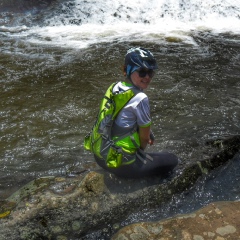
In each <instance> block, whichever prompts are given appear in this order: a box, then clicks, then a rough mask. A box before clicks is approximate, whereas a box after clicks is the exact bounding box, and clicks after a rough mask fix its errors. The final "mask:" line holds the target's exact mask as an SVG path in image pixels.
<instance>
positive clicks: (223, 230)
mask: <svg viewBox="0 0 240 240" xmlns="http://www.w3.org/2000/svg"><path fill="white" fill-rule="evenodd" d="M137 239H138V240H139V239H158V240H172V239H181V240H190V239H191V240H206V239H218V240H224V239H233V240H237V239H240V202H216V203H212V204H210V205H208V206H206V207H204V208H202V209H200V210H198V211H196V212H194V213H191V214H186V215H180V216H177V217H175V218H171V219H167V220H164V221H160V222H149V223H148V222H143V223H136V224H131V225H129V226H127V227H124V228H122V229H121V230H119V231H118V232H117V233H116V234H115V235H114V236H113V237H112V238H111V240H137Z"/></svg>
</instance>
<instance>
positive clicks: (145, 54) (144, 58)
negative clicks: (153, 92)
mask: <svg viewBox="0 0 240 240" xmlns="http://www.w3.org/2000/svg"><path fill="white" fill-rule="evenodd" d="M155 69H157V64H156V60H155V58H154V56H153V54H152V53H151V52H150V51H148V50H146V49H143V48H131V49H129V50H128V52H127V54H126V57H125V64H124V75H125V76H126V79H125V80H124V81H123V82H119V83H117V84H115V85H114V87H113V89H112V94H113V95H114V96H116V99H117V97H118V94H119V96H121V93H124V92H126V91H129V90H131V91H133V92H134V96H133V97H131V98H129V100H128V101H127V103H126V105H124V107H123V108H122V109H121V111H120V112H119V113H118V115H117V117H116V119H115V120H114V123H113V125H112V129H111V133H112V134H111V140H112V141H113V142H114V144H115V145H116V146H117V148H119V149H120V150H121V152H122V153H123V154H122V155H123V160H122V164H121V165H120V166H117V165H116V166H117V167H109V164H107V161H106V159H104V158H103V157H99V156H97V155H96V154H95V155H94V156H95V160H96V162H97V163H98V164H99V165H100V166H101V167H102V168H104V169H106V170H107V171H109V172H111V173H114V174H116V175H117V176H120V177H130V178H133V177H134V178H135V177H144V176H151V175H158V174H159V175H161V174H166V173H168V172H170V171H172V170H173V169H174V168H175V167H176V166H177V164H178V158H177V156H175V155H174V154H172V153H169V152H158V153H145V152H144V149H145V148H146V146H147V144H150V145H152V144H153V142H154V138H153V137H152V136H153V134H151V130H150V126H151V117H150V107H149V100H148V97H147V95H146V94H145V93H144V92H143V90H144V89H146V88H147V87H148V85H149V83H150V82H151V79H152V78H153V76H154V73H155V72H154V71H155Z"/></svg>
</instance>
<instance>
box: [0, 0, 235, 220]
mask: <svg viewBox="0 0 240 240" xmlns="http://www.w3.org/2000/svg"><path fill="white" fill-rule="evenodd" d="M9 3H10V2H9ZM42 3H44V4H46V1H43V2H42ZM49 3H50V2H49ZM44 6H45V5H44ZM41 7H43V5H41ZM25 10H26V9H25ZM48 14H50V12H46V15H48ZM5 16H8V15H6V14H5ZM32 16H36V15H32ZM12 17H13V15H12ZM24 17H26V16H24ZM17 19H18V18H14V17H13V21H8V22H7V23H8V24H10V23H11V22H12V23H14V25H13V26H14V28H11V29H10V28H7V29H6V28H0V49H1V51H0V85H1V88H0V198H2V199H4V198H6V197H8V196H9V195H10V194H11V193H12V192H13V191H15V190H16V189H18V188H19V187H20V186H22V185H23V184H25V183H27V182H28V181H29V180H31V179H33V178H35V177H40V176H46V175H65V174H66V173H67V172H68V170H69V168H72V167H77V168H78V169H86V168H87V169H91V170H94V169H97V168H98V167H97V166H96V165H95V164H94V160H93V158H92V156H91V154H89V153H87V152H86V151H84V149H83V139H84V136H85V135H86V134H87V133H88V131H89V130H90V128H91V126H92V124H93V122H94V119H95V115H96V111H97V109H98V104H99V101H100V100H101V97H102V95H103V94H104V92H105V90H106V89H107V87H108V86H109V85H110V83H112V82H114V81H118V80H122V79H123V76H122V72H121V66H122V64H123V58H124V54H125V52H126V50H127V49H128V48H129V47H132V46H138V45H141V46H144V47H146V48H149V49H150V50H152V52H153V53H154V54H155V56H156V58H157V62H158V65H159V71H158V72H157V74H156V76H155V78H154V80H153V81H152V83H151V86H150V88H149V89H148V90H147V91H146V93H147V94H148V96H149V98H150V104H151V112H152V118H153V126H152V128H153V131H154V133H155V136H156V142H155V145H154V146H153V147H151V148H149V150H150V151H155V150H157V151H160V150H162V149H167V150H169V151H172V152H174V153H175V154H177V155H178V156H179V157H180V158H181V159H182V161H183V164H190V163H191V162H192V161H195V160H196V159H199V160H201V159H203V158H206V157H208V153H207V152H205V151H204V150H203V149H204V145H205V142H206V140H208V139H214V138H217V137H223V136H231V135H235V134H240V100H239V92H240V81H239V80H240V77H239V76H240V35H239V34H237V33H233V32H225V33H214V32H212V31H208V30H192V31H190V32H188V33H187V36H188V37H190V38H191V39H192V42H194V43H195V44H192V43H189V42H187V41H182V40H181V39H179V38H177V37H172V36H170V37H169V36H162V35H161V34H159V35H156V36H157V37H156V36H155V37H156V39H157V40H154V41H147V40H139V39H137V38H136V39H135V40H134V39H125V40H123V39H121V38H119V39H118V38H116V39H115V40H111V41H107V42H105V43H104V42H103V43H101V42H99V43H93V44H91V45H89V46H88V47H85V48H75V47H69V46H64V47H63V46H62V45H57V44H53V43H52V42H51V38H50V37H46V38H40V37H39V36H38V40H39V42H36V41H35V42H34V41H29V38H32V37H35V35H37V33H34V32H33V33H31V34H30V35H29V34H26V35H24V33H25V31H27V30H26V29H25V28H24V27H23V26H18V25H16V22H17ZM21 19H22V18H21ZM7 20H9V17H7ZM7 20H6V19H5V21H7ZM28 20H29V19H28ZM40 20H41V19H40ZM40 20H39V19H38V21H40ZM31 21H32V19H31ZM40 22H41V21H40ZM2 23H3V22H1V25H3V24H2ZM21 31H23V33H22V34H18V32H21ZM150 35H151V34H150ZM150 35H149V36H150ZM239 160H240V158H239V155H238V156H236V158H235V159H234V161H233V162H230V163H229V164H228V165H227V166H225V167H223V168H220V169H218V170H216V171H215V172H214V173H212V175H210V176H206V177H205V178H204V179H201V180H199V183H198V184H197V185H196V187H195V188H193V190H192V191H190V192H188V193H183V194H182V195H179V196H174V197H173V199H172V202H170V203H166V205H164V206H159V208H158V210H156V209H155V210H153V211H151V210H146V212H144V213H136V214H135V215H133V216H129V217H128V218H127V219H126V220H125V222H122V223H120V225H126V224H129V223H131V222H134V221H140V220H156V219H159V218H163V217H168V216H172V215H174V214H176V213H182V212H189V211H192V210H193V209H196V208H199V207H200V206H202V205H204V204H207V203H208V202H210V201H216V200H236V199H239V172H240V164H239ZM216 186H217V187H216ZM189 202H191V205H190V206H189V207H187V206H188V203H189Z"/></svg>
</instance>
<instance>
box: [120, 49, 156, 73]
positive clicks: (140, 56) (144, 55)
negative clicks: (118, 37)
mask: <svg viewBox="0 0 240 240" xmlns="http://www.w3.org/2000/svg"><path fill="white" fill-rule="evenodd" d="M124 66H125V71H126V73H127V77H130V75H131V74H132V73H133V72H134V71H136V70H138V69H139V68H146V69H151V70H155V69H157V68H158V66H157V63H156V60H155V58H154V56H153V54H152V53H151V52H150V51H149V50H147V49H145V48H141V47H134V48H130V49H129V50H128V51H127V54H126V56H125V64H124Z"/></svg>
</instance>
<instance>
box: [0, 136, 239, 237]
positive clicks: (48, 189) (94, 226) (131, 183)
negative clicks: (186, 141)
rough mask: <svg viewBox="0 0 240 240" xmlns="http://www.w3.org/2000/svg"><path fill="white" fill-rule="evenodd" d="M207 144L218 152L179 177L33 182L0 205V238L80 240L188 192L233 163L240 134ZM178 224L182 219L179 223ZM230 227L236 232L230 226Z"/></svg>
mask: <svg viewBox="0 0 240 240" xmlns="http://www.w3.org/2000/svg"><path fill="white" fill-rule="evenodd" d="M208 144H209V146H216V147H217V148H218V152H217V153H215V154H213V156H212V157H211V158H208V159H205V160H201V161H198V162H195V163H194V164H192V165H190V166H180V168H179V169H178V170H177V174H175V175H172V176H171V177H169V178H168V179H165V180H161V179H160V178H159V177H158V178H155V179H141V180H131V179H119V178H116V177H115V176H114V175H111V174H108V173H107V172H105V171H103V173H104V174H103V173H99V172H93V171H92V172H83V173H81V174H80V175H78V176H76V177H72V178H69V177H54V176H50V177H44V178H39V179H35V180H34V181H32V182H30V183H29V184H27V185H25V186H24V187H23V188H21V189H19V191H17V192H15V193H14V194H13V195H12V196H10V197H9V198H7V199H6V200H4V201H2V202H1V205H0V236H1V237H2V239H4V240H8V239H11V240H14V239H16V240H19V239H26V240H31V239H79V238H81V237H83V236H85V235H86V234H87V233H89V232H92V231H94V230H98V229H101V228H103V227H104V226H106V224H114V223H116V222H119V221H121V220H123V219H124V218H125V217H126V216H127V215H129V214H131V213H133V212H138V211H141V209H147V208H150V207H151V208H152V207H155V206H158V205H159V204H160V203H164V202H167V201H169V200H170V199H171V198H172V196H173V195H174V194H176V193H181V192H183V191H185V190H186V189H188V188H190V187H191V186H192V185H193V184H195V182H196V181H197V180H198V178H199V177H201V176H202V175H203V174H205V173H207V172H208V171H210V170H212V169H214V168H216V167H218V166H220V165H223V164H224V163H226V162H227V161H229V160H230V159H232V158H233V157H234V155H235V154H236V153H237V152H238V151H239V149H240V136H234V137H232V138H231V139H223V140H215V141H211V142H208ZM201 216H203V215H201ZM216 216H218V215H216ZM197 219H198V220H199V218H197ZM224 221H225V220H224V219H223V222H224ZM180 222H181V221H180V220H179V219H178V221H176V222H175V224H180ZM228 225H229V226H233V227H235V228H236V226H235V225H231V224H225V223H224V224H223V225H222V226H219V229H218V234H220V233H222V232H223V231H224V230H226V229H225V227H226V226H228ZM154 226H155V225H154ZM154 226H152V227H150V228H151V229H152V230H151V231H152V232H154V231H155V233H156V234H157V233H158V231H160V229H159V227H157V228H156V227H154ZM238 227H239V226H238ZM136 229H138V230H134V231H133V232H131V234H132V235H131V236H132V237H134V236H135V237H137V236H139V232H141V234H145V235H146V234H147V235H148V234H150V232H151V231H150V230H149V228H148V229H147V230H146V229H145V228H143V227H142V225H139V226H137V227H136ZM227 229H228V230H226V231H230V230H229V229H231V231H232V230H233V228H232V227H229V228H227ZM131 231H132V230H131ZM149 231H150V232H149ZM209 231H210V230H209ZM216 231H217V230H216ZM216 231H215V232H214V234H216ZM205 232H206V231H205ZM151 234H152V233H151ZM171 234H174V233H171ZM199 234H200V233H196V236H197V237H195V239H201V238H200V237H202V236H203V235H199ZM187 235H188V233H187V232H186V236H187ZM172 236H173V235H172ZM119 239H121V238H119ZM122 239H125V238H122ZM127 239H128V238H127ZM129 239H134V238H129ZM135 239H137V238H135ZM138 239H139V238H138ZM169 239H170V238H169ZM179 239H181V238H179ZM186 239H187V238H186ZM193 239H194V238H193ZM219 240H220V238H219Z"/></svg>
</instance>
